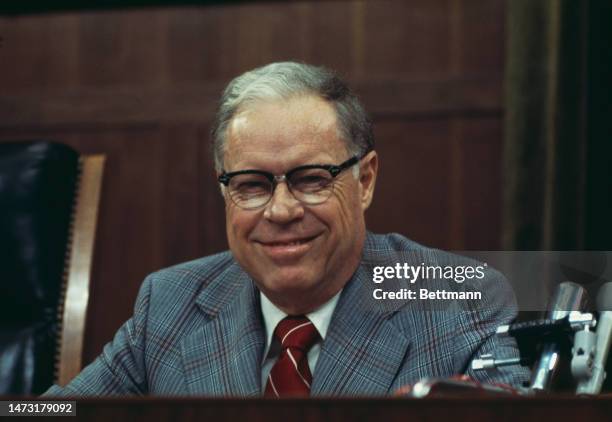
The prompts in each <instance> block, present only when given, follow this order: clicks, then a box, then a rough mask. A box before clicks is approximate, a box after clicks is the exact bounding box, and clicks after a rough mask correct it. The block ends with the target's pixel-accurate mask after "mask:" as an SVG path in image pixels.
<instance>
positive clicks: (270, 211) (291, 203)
mask: <svg viewBox="0 0 612 422" xmlns="http://www.w3.org/2000/svg"><path fill="white" fill-rule="evenodd" d="M303 216H304V207H303V206H302V203H301V202H300V201H298V200H297V199H296V198H295V196H293V194H292V193H291V191H290V190H289V188H288V187H287V183H286V182H279V183H278V184H277V185H276V189H274V192H273V193H272V198H270V202H268V204H267V205H266V208H265V210H264V217H265V218H266V219H268V220H269V221H271V222H273V223H277V224H286V223H290V222H291V221H293V220H296V219H299V218H302V217H303Z"/></svg>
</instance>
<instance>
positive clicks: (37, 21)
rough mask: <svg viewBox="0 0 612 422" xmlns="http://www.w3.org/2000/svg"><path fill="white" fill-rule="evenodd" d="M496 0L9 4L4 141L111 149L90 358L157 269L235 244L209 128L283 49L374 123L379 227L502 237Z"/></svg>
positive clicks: (455, 239)
mask: <svg viewBox="0 0 612 422" xmlns="http://www.w3.org/2000/svg"><path fill="white" fill-rule="evenodd" d="M504 6H505V4H504V1H503V0H413V1H403V0H395V1H337V2H317V1H310V2H308V1H304V2H290V3H281V2H278V3H277V2H274V3H264V2H252V3H241V4H237V5H229V6H224V5H211V6H205V7H180V8H159V9H155V8H154V9H135V10H112V11H96V12H66V13H53V14H41V15H22V16H5V17H0V37H1V38H2V43H1V44H0V140H14V139H33V138H36V139H38V138H45V139H53V140H57V141H61V142H65V143H67V144H70V145H72V146H74V147H75V148H76V149H77V150H79V151H82V152H84V153H91V152H95V153H105V154H107V157H108V158H107V170H106V173H105V181H104V187H103V193H102V206H101V207H102V208H101V214H100V222H99V231H98V238H97V243H96V254H95V262H94V274H93V280H92V283H93V285H92V288H93V291H92V296H91V297H92V299H91V302H90V308H89V310H90V312H89V317H88V322H87V343H86V350H85V361H86V362H88V361H91V360H92V359H93V358H94V357H95V356H96V355H97V354H98V353H99V352H100V351H101V348H102V346H103V344H104V343H105V342H106V341H108V340H109V339H110V338H111V337H112V335H113V333H114V331H115V330H116V329H117V328H118V327H119V325H120V324H121V323H122V322H123V321H124V320H125V319H127V318H128V317H129V316H130V314H131V312H132V306H133V301H134V298H135V295H136V293H137V290H138V287H139V285H140V283H141V281H142V279H143V278H144V277H145V276H146V275H147V274H148V273H150V272H152V271H154V270H156V269H159V268H162V267H165V266H169V265H172V264H175V263H178V262H181V261H185V260H189V259H192V258H196V257H199V256H202V255H205V254H210V253H213V252H216V251H220V250H223V249H225V247H226V241H225V228H224V215H223V204H222V198H221V196H220V195H219V193H218V191H217V187H216V184H215V183H214V178H213V172H212V167H211V159H210V154H209V151H208V130H209V125H210V120H211V116H212V113H213V110H214V107H215V103H216V101H217V98H218V96H219V94H220V91H221V89H222V88H223V86H224V85H225V84H226V83H227V82H228V81H229V80H230V79H231V78H232V77H234V76H236V75H238V74H240V73H242V72H244V71H246V70H248V69H251V68H253V67H256V66H259V65H262V64H265V63H268V62H272V61H278V60H299V61H305V62H309V63H313V64H323V65H326V66H329V67H331V68H334V69H336V70H337V71H339V72H340V73H341V74H343V75H344V76H345V77H346V78H347V79H348V80H349V81H350V82H351V83H352V85H353V87H354V88H355V90H356V91H357V92H358V94H360V96H361V97H362V99H363V101H364V103H365V105H366V108H367V109H368V110H369V111H370V112H371V114H372V116H373V118H374V122H375V135H376V138H377V143H378V146H377V149H378V151H379V154H380V159H381V171H380V178H379V183H378V187H377V192H376V195H375V200H374V205H373V206H372V208H371V210H370V211H368V224H369V228H370V229H372V230H374V231H377V232H389V231H396V232H400V233H403V234H405V235H407V236H409V237H411V238H413V239H415V240H417V241H420V242H423V243H426V244H429V245H433V246H436V247H440V248H447V249H495V248H497V247H498V245H499V227H500V211H501V210H500V196H501V195H500V188H501V170H500V164H501V156H500V155H501V142H502V139H501V133H502V116H503V108H502V103H501V101H502V79H503V61H504V15H505V13H504Z"/></svg>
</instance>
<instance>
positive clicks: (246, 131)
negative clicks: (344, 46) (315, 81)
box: [224, 96, 346, 171]
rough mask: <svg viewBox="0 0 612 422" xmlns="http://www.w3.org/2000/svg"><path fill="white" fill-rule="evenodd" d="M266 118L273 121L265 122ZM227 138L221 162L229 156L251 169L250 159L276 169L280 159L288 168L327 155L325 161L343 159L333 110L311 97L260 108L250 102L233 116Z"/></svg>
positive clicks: (267, 103)
mask: <svg viewBox="0 0 612 422" xmlns="http://www.w3.org/2000/svg"><path fill="white" fill-rule="evenodd" d="M267 121H271V122H272V121H273V124H266V122H267ZM226 139H227V144H226V147H225V153H226V154H224V164H227V160H226V159H225V158H227V156H228V155H231V158H232V161H234V163H233V165H234V166H237V167H244V165H247V167H249V168H252V165H250V163H251V162H253V163H256V164H260V165H262V164H263V165H267V164H269V163H271V162H272V163H273V164H276V166H275V167H276V168H278V167H279V164H280V163H279V162H280V161H282V163H284V164H286V167H287V168H291V167H292V166H293V163H295V164H296V165H302V164H305V163H313V162H312V161H311V160H313V159H315V157H316V158H319V157H321V158H319V159H324V158H326V157H327V158H326V159H325V162H329V161H330V160H332V162H333V161H335V160H337V159H338V158H342V157H340V156H338V155H339V154H338V153H339V152H340V151H338V148H339V147H340V146H341V147H342V151H345V150H346V145H345V143H344V141H342V140H341V139H340V137H339V130H338V127H337V117H336V112H335V109H334V108H333V107H332V106H331V104H329V103H327V102H326V101H324V100H322V99H320V98H318V97H314V96H306V97H297V98H293V99H290V100H282V101H270V102H263V103H260V107H255V106H253V105H251V106H250V107H248V108H245V109H244V110H241V111H239V112H238V114H237V115H236V116H235V117H234V118H233V119H232V121H231V122H230V124H229V125H228V128H227V137H226ZM333 140H339V141H340V143H341V144H337V143H333ZM330 143H332V145H329V144H330ZM228 151H231V154H227V152H228ZM337 156H338V157H337ZM279 157H282V160H279ZM242 163H244V165H242ZM226 170H228V169H227V168H226ZM232 171H233V169H232Z"/></svg>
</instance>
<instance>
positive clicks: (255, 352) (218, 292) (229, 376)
mask: <svg viewBox="0 0 612 422" xmlns="http://www.w3.org/2000/svg"><path fill="white" fill-rule="evenodd" d="M196 303H197V304H198V306H199V307H200V309H201V310H202V312H203V316H204V318H203V324H204V325H203V326H202V327H200V328H198V329H197V330H196V331H195V332H194V333H193V334H191V335H190V336H188V337H187V338H185V340H184V341H183V342H182V344H181V349H182V354H183V364H184V369H185V375H186V381H187V386H188V389H189V392H190V393H191V394H194V395H215V396H218V395H226V396H227V395H229V396H236V395H239V396H257V395H259V394H261V359H262V354H263V350H264V342H265V339H264V336H265V334H264V330H263V326H262V322H261V311H260V307H259V296H258V292H257V290H256V289H255V286H254V285H253V282H252V281H251V280H250V278H249V277H248V276H247V275H246V273H245V272H244V271H242V270H241V269H240V267H239V266H238V265H237V264H233V265H232V266H231V267H230V268H229V269H228V270H227V271H225V272H224V273H223V274H221V275H220V276H219V277H218V278H217V279H216V280H214V281H213V282H212V284H211V285H209V286H207V287H206V289H204V290H203V291H202V293H200V296H198V298H197V300H196Z"/></svg>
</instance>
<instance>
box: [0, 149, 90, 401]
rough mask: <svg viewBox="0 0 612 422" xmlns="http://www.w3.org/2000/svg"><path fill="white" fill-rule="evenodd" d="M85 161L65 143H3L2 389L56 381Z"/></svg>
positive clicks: (30, 388)
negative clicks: (76, 216)
mask: <svg viewBox="0 0 612 422" xmlns="http://www.w3.org/2000/svg"><path fill="white" fill-rule="evenodd" d="M81 163H82V160H81V157H80V155H79V154H78V153H77V152H76V151H74V150H73V149H71V148H70V147H68V146H66V145H62V144H57V143H51V142H4V143H0V394H4V395H33V394H39V393H42V392H44V391H45V390H46V389H47V388H48V387H49V386H50V385H51V384H52V383H53V382H57V381H58V371H59V360H58V359H59V358H60V357H61V356H60V355H61V353H60V349H61V340H62V336H61V333H62V329H63V328H64V327H63V326H62V323H61V322H62V319H63V317H64V313H65V312H64V311H65V306H64V298H65V296H66V289H67V288H68V287H67V284H66V283H67V282H68V280H69V276H68V272H67V271H68V269H69V268H70V265H71V262H72V259H73V258H71V252H72V249H74V248H73V247H72V246H73V245H71V239H72V235H71V228H72V226H73V223H74V222H73V217H74V216H75V213H78V211H76V210H77V208H75V206H76V198H78V197H79V186H80V185H81V184H80V183H79V180H80V176H81V172H80V168H81ZM98 194H99V186H98V192H97V193H96V195H98ZM96 200H97V197H96ZM96 206H97V203H96ZM96 209H97V207H96ZM95 217H96V215H95V213H94V227H95ZM92 245H93V238H92ZM89 252H90V253H91V251H89ZM88 269H89V268H88ZM87 283H88V280H87ZM87 287H88V284H87ZM87 292H88V289H87ZM85 302H86V301H85ZM82 318H83V323H82V324H81V328H83V327H84V315H82ZM81 341H82V338H81ZM81 349H82V347H81ZM81 349H78V353H80V351H81ZM72 359H74V358H72ZM80 359H81V358H80V356H78V364H79V365H80Z"/></svg>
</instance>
